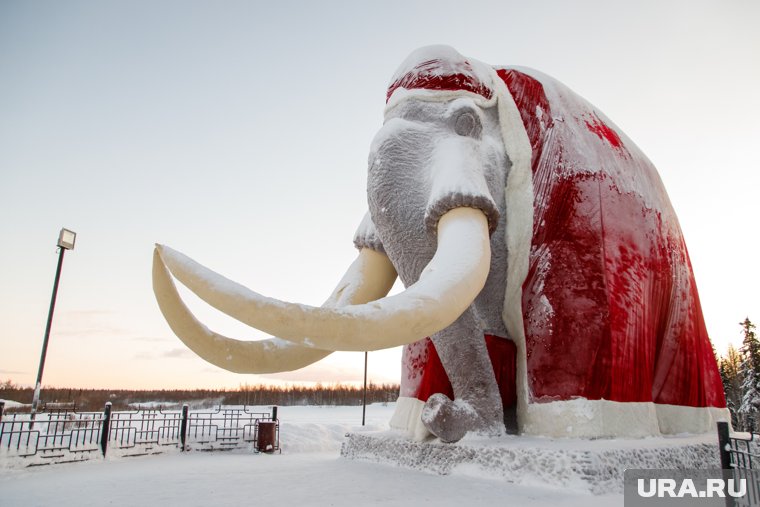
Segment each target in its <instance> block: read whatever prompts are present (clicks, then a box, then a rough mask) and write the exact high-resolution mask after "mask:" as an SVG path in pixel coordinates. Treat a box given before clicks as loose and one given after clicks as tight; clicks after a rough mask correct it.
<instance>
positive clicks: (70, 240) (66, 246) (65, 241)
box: [32, 229, 77, 420]
mask: <svg viewBox="0 0 760 507" xmlns="http://www.w3.org/2000/svg"><path fill="white" fill-rule="evenodd" d="M76 239H77V233H76V232H74V231H70V230H68V229H61V233H60V234H59V235H58V267H57V268H56V270H55V282H53V296H52V297H51V298H50V310H48V318H47V326H46V327H45V339H44V340H43V341H42V354H40V368H39V370H37V383H36V384H35V385H34V398H32V420H34V415H35V414H36V413H37V406H38V405H39V403H40V389H41V388H42V371H43V370H44V369H45V356H46V355H47V348H48V341H49V340H50V327H51V326H52V324H53V311H54V310H55V298H56V296H57V295H58V282H59V281H60V280H61V267H62V266H63V254H64V253H65V252H66V250H73V249H74V242H75V241H76Z"/></svg>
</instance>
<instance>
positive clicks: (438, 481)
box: [0, 404, 623, 507]
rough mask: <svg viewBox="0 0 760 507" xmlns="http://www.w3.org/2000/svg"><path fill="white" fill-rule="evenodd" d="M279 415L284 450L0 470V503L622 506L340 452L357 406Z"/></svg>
mask: <svg viewBox="0 0 760 507" xmlns="http://www.w3.org/2000/svg"><path fill="white" fill-rule="evenodd" d="M392 411H393V406H392V404H389V405H388V406H383V405H372V406H370V407H368V413H367V422H368V424H367V426H366V427H365V429H366V430H372V431H377V430H380V429H385V428H387V421H388V420H389V419H390V416H391V413H392ZM279 417H280V420H281V422H282V424H281V444H282V449H283V452H282V454H275V455H265V454H251V453H239V452H238V453H219V452H217V453H201V452H190V453H185V454H179V453H171V454H164V455H158V456H143V457H139V458H122V459H112V460H106V461H102V460H94V461H89V462H83V463H72V464H63V465H51V466H45V467H35V468H24V469H20V470H19V469H16V470H7V469H6V470H0V505H2V506H16V505H18V506H25V507H26V506H38V505H39V506H42V505H53V504H54V505H57V506H60V507H68V506H71V507H74V506H87V505H124V506H126V505H129V506H133V505H162V506H173V505H182V506H195V505H197V506H208V505H231V506H236V505H287V506H291V505H292V506H301V505H304V506H312V505H313V506H318V507H322V506H324V507H327V506H336V507H340V506H350V507H356V506H365V505H370V506H371V505H382V506H403V505H419V504H421V505H437V506H441V507H449V506H451V507H454V506H456V507H459V506H461V505H472V506H480V505H484V506H490V505H494V506H497V505H498V506H501V505H516V506H542V507H544V506H546V507H549V506H551V507H556V506H558V505H562V506H613V505H623V498H622V495H605V496H594V495H591V494H590V493H588V492H586V491H584V490H582V489H580V488H578V489H575V488H558V487H553V486H552V485H550V484H546V483H541V482H540V481H538V480H537V481H536V483H535V484H531V485H515V484H510V483H507V482H504V481H503V480H494V479H488V478H484V477H479V476H474V475H472V474H471V472H470V474H468V472H467V471H466V470H465V471H462V472H461V473H459V472H457V471H454V472H453V473H452V474H451V475H447V476H440V475H434V474H429V473H425V472H420V471H415V470H408V469H405V468H399V467H396V466H392V465H381V464H375V463H366V462H362V461H353V460H347V459H343V458H341V457H340V456H339V451H340V444H341V442H342V440H343V435H345V433H346V432H347V431H354V432H356V431H362V427H361V426H360V425H359V423H360V422H361V407H280V412H279ZM0 468H2V467H0Z"/></svg>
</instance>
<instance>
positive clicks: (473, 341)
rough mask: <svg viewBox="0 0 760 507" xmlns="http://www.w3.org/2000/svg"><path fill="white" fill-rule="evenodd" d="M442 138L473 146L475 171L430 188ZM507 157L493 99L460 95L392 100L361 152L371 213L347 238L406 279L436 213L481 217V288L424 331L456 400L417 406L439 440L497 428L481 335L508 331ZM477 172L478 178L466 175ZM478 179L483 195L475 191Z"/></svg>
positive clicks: (431, 242) (426, 250) (413, 276)
mask: <svg viewBox="0 0 760 507" xmlns="http://www.w3.org/2000/svg"><path fill="white" fill-rule="evenodd" d="M462 138H465V139H464V140H463V139H462ZM444 140H453V142H463V141H464V144H463V146H464V147H465V148H466V149H468V150H470V149H471V150H472V153H469V152H467V153H464V154H463V157H464V158H463V160H464V161H465V162H464V163H470V162H472V161H475V163H479V166H478V168H477V170H476V171H475V174H474V175H473V174H472V172H469V173H468V171H463V176H462V177H461V181H451V182H444V183H445V185H443V187H444V190H446V189H447V188H450V190H448V191H444V192H443V193H441V194H440V195H432V189H433V188H434V187H436V185H434V184H433V181H431V180H432V178H433V177H434V175H435V174H436V173H435V168H434V167H432V166H433V161H434V159H435V158H436V155H435V153H436V150H437V149H438V148H439V146H440V145H439V143H441V142H442V141H444ZM510 166H511V163H510V161H509V159H508V157H507V156H506V151H505V149H504V145H503V142H502V140H501V131H500V129H499V124H498V114H497V111H496V108H495V107H492V108H489V109H486V110H483V109H479V108H476V106H474V104H473V103H472V102H471V101H462V100H461V99H460V100H457V101H452V102H424V101H419V100H414V99H410V100H407V101H405V102H403V103H402V104H400V105H398V106H397V107H396V108H395V109H393V110H392V111H390V112H389V113H388V115H387V117H386V123H385V126H384V127H383V129H381V130H380V132H379V133H378V135H377V137H376V138H375V142H374V143H373V147H372V152H371V154H370V160H369V173H368V181H367V200H368V203H369V213H370V216H371V221H370V220H367V219H365V222H363V224H362V226H361V227H360V228H359V231H358V232H357V235H356V237H355V238H354V244H355V245H356V246H357V248H364V247H366V248H372V249H375V250H379V251H384V252H385V253H386V254H387V255H388V257H389V258H390V260H391V262H392V263H393V265H394V267H395V268H396V271H397V272H398V274H399V277H400V278H401V280H402V282H403V283H404V285H405V286H406V287H408V286H410V285H412V284H414V283H415V282H416V281H417V280H418V279H419V276H420V274H421V272H422V270H423V269H424V268H425V266H426V265H427V264H428V263H429V262H430V260H431V259H432V257H433V255H434V254H435V251H436V246H437V245H436V228H437V224H438V220H439V219H440V217H441V216H442V215H444V214H445V213H446V212H447V211H449V210H451V209H453V208H457V207H462V206H467V207H473V208H478V209H480V210H482V211H483V213H485V215H486V217H487V218H488V222H489V228H490V230H491V252H492V254H491V269H490V274H489V276H488V279H487V281H486V284H485V287H484V288H483V290H482V291H481V293H480V294H479V295H478V297H477V298H476V300H475V302H474V303H473V304H472V305H471V306H470V308H469V309H468V310H467V311H465V313H464V314H462V316H460V318H459V319H458V320H457V321H456V322H454V323H453V324H452V325H451V326H449V327H448V328H446V329H443V330H441V331H440V332H438V333H436V334H435V335H434V336H432V337H431V338H432V340H433V343H434V344H435V347H436V351H437V352H438V355H439V356H440V358H441V361H442V363H443V365H444V367H445V369H446V372H447V374H448V376H449V379H450V380H451V383H452V387H453V388H454V395H455V398H456V402H455V403H453V402H452V401H451V400H448V399H447V398H446V397H445V396H443V395H440V396H433V397H432V398H431V399H430V400H429V401H428V403H427V405H426V407H425V410H424V411H423V422H424V423H425V424H426V426H427V427H428V429H430V430H431V431H432V432H433V433H434V434H435V435H437V436H439V437H441V439H442V440H444V441H456V440H458V439H459V438H461V437H462V436H463V435H464V433H465V432H466V431H467V430H476V431H478V432H480V433H483V434H488V435H494V434H498V433H501V432H502V431H503V417H504V416H503V412H502V405H501V399H500V396H499V392H498V386H497V385H496V380H495V378H494V375H493V369H492V367H491V363H490V360H489V358H488V353H487V351H486V347H485V340H484V338H483V335H484V334H485V333H489V334H494V335H497V336H503V337H508V335H507V331H506V329H505V326H504V322H503V321H502V316H501V314H502V308H503V307H504V288H505V287H506V278H507V251H506V242H505V230H506V214H505V196H504V187H505V183H506V177H507V172H508V170H509V167H510ZM464 174H469V175H467V176H465V175H464ZM478 178H482V181H472V180H474V179H478ZM483 183H485V185H483ZM440 187H441V185H438V186H437V187H436V188H440ZM483 188H487V189H488V194H484V193H483V192H481V191H480V190H478V189H483Z"/></svg>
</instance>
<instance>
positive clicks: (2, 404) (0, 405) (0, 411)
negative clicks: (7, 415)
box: [0, 400, 5, 422]
mask: <svg viewBox="0 0 760 507" xmlns="http://www.w3.org/2000/svg"><path fill="white" fill-rule="evenodd" d="M4 410H5V400H0V422H3V411H4Z"/></svg>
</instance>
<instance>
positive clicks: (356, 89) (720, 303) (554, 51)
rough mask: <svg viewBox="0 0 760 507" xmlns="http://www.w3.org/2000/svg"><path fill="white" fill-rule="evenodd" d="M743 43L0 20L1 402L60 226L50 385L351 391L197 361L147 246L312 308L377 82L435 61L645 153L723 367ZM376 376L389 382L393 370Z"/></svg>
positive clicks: (366, 15)
mask: <svg viewBox="0 0 760 507" xmlns="http://www.w3.org/2000/svg"><path fill="white" fill-rule="evenodd" d="M758 21H760V2H758V1H756V0H722V1H720V2H716V1H700V0H696V1H695V0H684V1H671V0H645V1H637V2H610V1H608V0H595V1H591V0H585V1H572V0H571V1H559V0H557V1H548V0H545V1H541V0H539V1H530V2H529V1H512V0H509V1H503V0H502V1H493V2H488V1H472V2H467V3H463V2H453V1H441V0H436V1H408V0H403V1H400V0H393V1H383V2H379V1H373V2H348V1H345V2H341V1H333V0H324V1H320V2H305V1H302V2H295V1H280V2H264V1H230V0H225V1H219V2H211V1H198V0H176V1H166V0H151V1H147V0H132V1H119V2H117V1H100V0H99V1H94V0H93V1H79V0H55V1H52V0H49V1H44V0H43V1H34V2H30V1H25V0H0V234H1V237H2V239H3V241H2V248H0V323H2V325H1V326H0V380H5V379H11V380H13V381H14V382H17V383H20V384H24V385H32V384H33V383H34V380H35V376H36V372H37V365H38V361H39V354H40V349H41V344H42V338H43V334H44V330H45V322H46V318H47V312H48V305H49V302H50V294H51V290H52V284H53V277H54V274H55V267H56V262H57V256H56V247H55V242H56V239H57V236H58V231H59V230H60V228H61V227H67V228H69V229H72V230H74V231H76V232H77V234H78V236H77V244H76V248H75V250H74V251H71V252H68V253H67V254H66V257H65V261H64V266H63V275H62V279H61V286H60V290H59V296H58V306H57V308H56V314H55V320H54V322H53V330H52V335H51V340H50V348H49V351H48V356H47V365H46V369H45V377H44V379H43V384H45V385H56V386H71V387H82V388H85V387H92V388H95V387H103V388H106V387H110V388H222V387H232V388H234V387H237V386H239V385H240V384H244V383H248V384H256V383H260V382H286V381H302V382H317V381H321V382H337V381H342V382H352V381H360V380H361V377H362V368H363V361H364V357H363V354H362V353H340V354H334V355H332V356H331V357H329V358H327V359H325V360H323V361H321V362H319V363H317V364H315V365H313V366H311V367H308V368H305V369H303V370H301V371H297V372H292V373H284V374H277V375H266V376H256V375H238V374H234V373H230V372H226V371H224V370H221V369H219V368H217V367H214V366H212V365H210V364H208V363H206V362H204V361H203V360H201V359H200V358H198V357H196V356H195V355H194V354H193V353H192V352H190V351H189V350H188V349H187V348H186V347H185V345H184V344H183V343H182V342H180V341H179V339H177V338H176V337H175V336H174V335H173V334H172V332H171V330H170V329H169V327H168V326H167V324H166V323H165V322H164V320H163V317H162V316H161V314H160V313H159V311H158V307H157V305H156V303H155V300H154V297H153V293H152V289H151V274H150V273H151V256H152V250H153V244H154V243H156V242H158V243H164V244H167V245H170V246H172V247H173V248H176V249H178V250H180V251H182V252H184V253H186V254H188V255H190V256H191V257H193V258H195V259H196V260H198V261H199V262H201V263H202V264H204V265H206V266H208V267H210V268H211V269H214V270H216V271H218V272H220V273H222V274H224V275H225V276H227V277H229V278H231V279H233V280H236V281H238V282H240V283H242V284H244V285H246V286H248V287H250V288H252V289H254V290H256V291H258V292H260V293H262V294H266V295H268V296H272V297H277V298H280V299H284V300H288V301H297V302H301V303H306V304H312V305H319V304H321V303H322V301H323V300H324V299H325V298H326V297H327V296H328V295H329V294H330V292H331V291H332V289H333V287H334V286H335V284H336V283H337V282H338V280H339V279H340V277H341V275H342V274H343V272H344V271H345V269H346V268H347V267H348V265H349V264H350V263H351V261H352V260H353V259H354V257H355V256H356V251H355V250H354V248H353V245H352V237H353V233H354V230H355V228H356V226H357V225H358V224H359V221H360V220H361V218H362V216H363V214H364V212H365V210H366V206H367V205H366V164H367V154H368V150H369V145H370V142H371V140H372V137H373V135H374V132H375V131H376V130H377V129H378V128H379V127H380V126H381V124H382V113H383V106H384V99H385V91H386V86H387V84H388V81H389V79H390V78H391V75H392V74H393V72H394V71H395V69H396V67H397V66H398V65H399V64H400V63H401V62H402V61H403V60H404V58H405V57H406V56H407V55H408V54H409V53H410V52H411V51H412V50H414V49H415V48H418V47H420V46H424V45H429V44H448V45H451V46H453V47H455V48H456V49H458V50H459V51H460V52H461V53H462V54H464V55H467V56H471V57H473V58H476V59H478V60H481V61H484V62H487V63H490V64H494V65H498V64H501V65H522V66H527V67H532V68H535V69H538V70H540V71H542V72H544V73H546V74H549V75H552V76H554V77H556V78H558V79H559V80H560V81H563V82H564V83H565V84H567V85H568V86H569V87H570V88H572V89H573V90H575V91H576V92H578V93H579V94H580V95H582V96H583V97H585V98H586V99H587V100H589V101H590V102H591V103H593V104H595V105H596V106H597V107H598V108H599V109H600V110H601V111H603V112H604V113H605V114H606V115H607V116H608V117H610V118H611V119H612V121H613V122H615V123H616V124H617V125H618V126H619V127H620V128H621V129H622V130H623V131H624V132H626V134H627V135H628V136H629V137H631V138H632V139H633V141H634V142H636V144H638V145H639V147H640V148H641V149H642V150H643V151H644V153H646V154H647V155H648V157H649V158H650V159H651V160H652V161H653V162H654V164H655V166H656V167H657V168H658V170H659V171H660V175H661V177H662V179H663V181H664V183H665V186H666V188H667V190H668V192H669V195H670V198H671V201H672V202H673V205H674V207H675V210H676V212H677V213H678V216H679V218H680V221H681V227H682V228H683V230H684V234H685V236H686V242H687V245H688V248H689V252H690V254H691V259H692V263H693V266H694V271H695V274H696V278H697V284H698V287H699V290H700V295H701V300H702V305H703V309H704V314H705V318H706V321H707V327H708V330H709V332H710V334H711V337H712V340H713V341H714V343H715V345H716V348H717V349H718V351H719V352H724V351H725V350H726V347H727V346H728V344H729V343H733V344H738V343H740V338H741V337H740V328H739V325H738V323H739V321H741V320H743V319H744V318H745V317H747V316H749V317H750V318H751V319H754V320H755V322H760V297H758V292H759V290H760V289H759V288H760V267H758V256H759V255H760V240H759V239H758V220H759V219H760V201H759V200H758V198H757V193H758V188H759V187H760V176H759V174H760V164H758V157H757V154H756V152H757V150H758V146H759V143H760V127H759V126H758V122H760V94H758V92H757V90H758V89H760V31H759V30H758ZM192 303H193V304H192V307H193V309H194V310H195V311H196V314H197V315H198V316H199V318H200V319H201V320H202V321H204V322H205V323H206V324H207V325H209V327H211V328H212V329H215V330H217V331H219V332H222V333H224V334H227V335H228V336H234V337H237V338H248V339H258V338H262V337H264V336H265V335H263V334H262V333H259V332H258V331H255V330H251V329H249V328H246V327H245V326H243V325H238V324H236V323H235V322H234V321H232V319H230V318H225V317H223V316H221V315H220V314H218V313H216V312H215V311H213V310H210V309H208V308H206V307H205V306H203V305H202V304H200V303H199V302H197V301H193V302H192ZM369 357H370V359H369V363H370V367H369V376H370V379H371V380H373V381H375V382H397V381H398V379H399V371H400V369H399V365H400V350H399V349H393V350H389V351H383V352H372V353H370V356H369Z"/></svg>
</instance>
